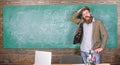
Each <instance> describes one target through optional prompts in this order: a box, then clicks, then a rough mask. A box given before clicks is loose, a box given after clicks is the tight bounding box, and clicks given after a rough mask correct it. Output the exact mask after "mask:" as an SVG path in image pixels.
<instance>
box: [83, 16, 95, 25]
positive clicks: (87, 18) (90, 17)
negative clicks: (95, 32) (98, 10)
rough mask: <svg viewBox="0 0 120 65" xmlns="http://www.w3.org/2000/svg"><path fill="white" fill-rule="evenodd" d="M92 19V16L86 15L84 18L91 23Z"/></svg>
mask: <svg viewBox="0 0 120 65" xmlns="http://www.w3.org/2000/svg"><path fill="white" fill-rule="evenodd" d="M92 19H93V17H92V16H86V17H85V18H83V20H84V21H85V22H86V23H87V24H89V23H91V22H92Z"/></svg>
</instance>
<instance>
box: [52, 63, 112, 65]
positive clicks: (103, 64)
mask: <svg viewBox="0 0 120 65" xmlns="http://www.w3.org/2000/svg"><path fill="white" fill-rule="evenodd" d="M52 65H85V64H52ZM96 65H110V64H109V63H101V64H96Z"/></svg>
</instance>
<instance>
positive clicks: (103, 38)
mask: <svg viewBox="0 0 120 65" xmlns="http://www.w3.org/2000/svg"><path fill="white" fill-rule="evenodd" d="M100 31H101V35H102V44H101V48H103V49H104V48H105V46H106V43H107V39H108V34H107V31H106V29H105V26H104V25H103V23H102V22H100Z"/></svg>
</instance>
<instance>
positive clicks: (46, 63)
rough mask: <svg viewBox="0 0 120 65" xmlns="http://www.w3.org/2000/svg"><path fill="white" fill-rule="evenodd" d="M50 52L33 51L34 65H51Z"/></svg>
mask: <svg viewBox="0 0 120 65" xmlns="http://www.w3.org/2000/svg"><path fill="white" fill-rule="evenodd" d="M51 57H52V53H51V52H46V51H35V61H34V62H35V64H34V65H51Z"/></svg>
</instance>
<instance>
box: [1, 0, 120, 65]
mask: <svg viewBox="0 0 120 65" xmlns="http://www.w3.org/2000/svg"><path fill="white" fill-rule="evenodd" d="M71 3H74V4H75V3H76V4H117V6H118V10H117V11H118V48H115V49H105V50H104V51H103V52H102V53H101V61H102V62H109V63H112V64H118V63H119V62H120V51H119V50H120V30H119V28H120V0H105V1H104V0H0V65H32V64H33V63H34V52H35V50H41V51H51V52H52V54H53V55H52V57H53V58H52V63H59V58H60V56H62V55H65V54H79V49H4V48H3V36H2V6H5V5H43V4H71Z"/></svg>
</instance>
